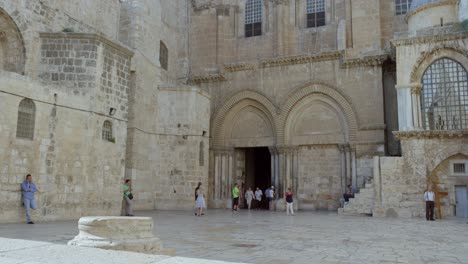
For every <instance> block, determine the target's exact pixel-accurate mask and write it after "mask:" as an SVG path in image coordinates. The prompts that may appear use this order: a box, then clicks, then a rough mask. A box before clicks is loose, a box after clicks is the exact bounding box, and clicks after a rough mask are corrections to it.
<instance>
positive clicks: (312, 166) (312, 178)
mask: <svg viewBox="0 0 468 264" xmlns="http://www.w3.org/2000/svg"><path fill="white" fill-rule="evenodd" d="M340 175H341V161H340V152H339V150H338V148H337V147H336V146H322V147H320V146H314V147H301V148H300V149H299V162H298V190H297V194H296V195H297V199H298V204H299V208H300V209H326V210H336V209H337V208H338V207H339V199H340V197H341V194H342V187H341V186H342V182H341V180H342V179H341V176H340Z"/></svg>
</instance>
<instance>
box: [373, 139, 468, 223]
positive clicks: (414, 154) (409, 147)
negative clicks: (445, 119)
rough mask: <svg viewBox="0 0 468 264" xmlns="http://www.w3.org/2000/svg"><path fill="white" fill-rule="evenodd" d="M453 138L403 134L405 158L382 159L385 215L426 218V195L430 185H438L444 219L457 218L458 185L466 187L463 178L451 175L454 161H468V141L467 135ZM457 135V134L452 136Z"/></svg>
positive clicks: (382, 205) (381, 173)
mask: <svg viewBox="0 0 468 264" xmlns="http://www.w3.org/2000/svg"><path fill="white" fill-rule="evenodd" d="M459 133H460V134H459V136H456V137H452V136H450V135H451V133H450V132H441V131H439V132H438V131H434V132H400V133H399V137H400V138H401V142H402V148H403V157H398V158H392V157H382V158H380V179H381V186H379V187H377V188H381V193H380V194H378V193H377V195H380V196H381V198H379V199H377V200H381V201H382V203H381V205H379V204H376V207H381V208H382V209H383V210H382V213H383V214H384V215H386V216H389V217H392V216H393V217H424V216H425V204H424V197H423V194H424V191H425V190H426V188H427V185H428V184H431V183H433V182H437V183H438V188H439V191H441V192H448V196H445V197H441V207H442V217H446V216H453V215H454V212H455V210H454V208H455V185H466V184H467V183H468V180H467V178H466V176H465V177H463V176H454V175H453V174H452V173H451V172H450V167H449V164H450V161H451V160H460V159H461V160H466V158H467V155H466V154H467V153H468V148H467V146H468V144H467V143H468V141H467V138H466V133H465V132H459ZM452 135H453V134H452Z"/></svg>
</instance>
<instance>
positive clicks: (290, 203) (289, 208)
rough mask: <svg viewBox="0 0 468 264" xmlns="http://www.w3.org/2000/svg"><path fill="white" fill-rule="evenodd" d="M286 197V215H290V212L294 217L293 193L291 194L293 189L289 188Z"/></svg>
mask: <svg viewBox="0 0 468 264" xmlns="http://www.w3.org/2000/svg"><path fill="white" fill-rule="evenodd" d="M284 196H285V197H286V214H287V215H289V212H291V215H294V209H293V193H292V192H291V188H288V191H287V192H286V193H285V195H284Z"/></svg>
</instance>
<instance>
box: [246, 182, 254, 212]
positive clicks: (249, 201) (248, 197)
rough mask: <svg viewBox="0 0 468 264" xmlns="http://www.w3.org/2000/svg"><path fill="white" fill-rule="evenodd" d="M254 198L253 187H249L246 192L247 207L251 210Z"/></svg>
mask: <svg viewBox="0 0 468 264" xmlns="http://www.w3.org/2000/svg"><path fill="white" fill-rule="evenodd" d="M253 198H254V193H253V191H252V189H251V188H250V187H249V189H248V190H247V191H246V192H245V200H246V201H247V208H249V210H250V206H251V205H252V199H253Z"/></svg>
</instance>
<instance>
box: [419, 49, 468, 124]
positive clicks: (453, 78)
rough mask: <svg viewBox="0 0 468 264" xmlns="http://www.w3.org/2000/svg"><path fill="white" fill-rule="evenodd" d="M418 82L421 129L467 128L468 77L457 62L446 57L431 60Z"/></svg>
mask: <svg viewBox="0 0 468 264" xmlns="http://www.w3.org/2000/svg"><path fill="white" fill-rule="evenodd" d="M422 84H423V88H422V91H421V108H422V111H421V112H422V113H421V114H422V121H423V124H424V128H425V129H430V130H459V129H468V78H467V72H466V70H465V68H463V66H462V65H461V64H460V63H458V62H456V61H454V60H452V59H449V58H442V59H439V60H437V61H435V62H433V63H432V64H431V65H430V66H429V67H428V68H427V69H426V71H425V72H424V75H423V79H422Z"/></svg>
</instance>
